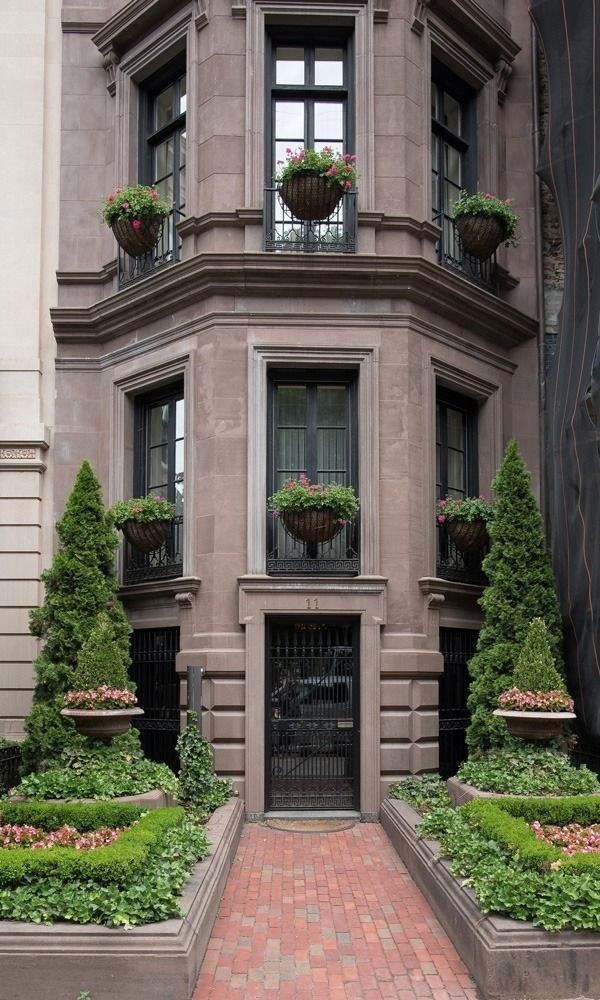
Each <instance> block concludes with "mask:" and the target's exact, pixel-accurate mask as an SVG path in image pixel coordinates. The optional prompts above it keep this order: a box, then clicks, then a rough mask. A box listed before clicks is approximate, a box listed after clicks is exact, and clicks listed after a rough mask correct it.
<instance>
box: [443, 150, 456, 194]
mask: <svg viewBox="0 0 600 1000" xmlns="http://www.w3.org/2000/svg"><path fill="white" fill-rule="evenodd" d="M444 172H445V174H446V177H447V178H448V180H449V181H452V182H453V183H454V184H456V185H458V186H460V153H459V151H458V149H454V147H453V146H448V144H446V145H445V146H444Z"/></svg>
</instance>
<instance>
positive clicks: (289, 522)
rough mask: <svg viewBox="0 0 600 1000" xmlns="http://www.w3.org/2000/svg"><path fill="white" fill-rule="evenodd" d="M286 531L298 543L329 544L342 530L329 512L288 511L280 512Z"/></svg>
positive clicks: (337, 520)
mask: <svg viewBox="0 0 600 1000" xmlns="http://www.w3.org/2000/svg"><path fill="white" fill-rule="evenodd" d="M281 521H282V523H283V525H284V526H285V529H286V531H288V532H289V533H290V535H292V537H293V538H297V539H298V541H300V542H313V543H314V542H316V543H320V542H329V541H331V539H332V538H335V536H336V535H337V534H338V533H339V532H340V531H341V530H342V528H343V525H342V524H340V521H339V518H337V517H335V515H334V514H333V512H332V511H331V510H328V509H327V508H326V507H321V508H319V509H318V510H288V511H282V512H281Z"/></svg>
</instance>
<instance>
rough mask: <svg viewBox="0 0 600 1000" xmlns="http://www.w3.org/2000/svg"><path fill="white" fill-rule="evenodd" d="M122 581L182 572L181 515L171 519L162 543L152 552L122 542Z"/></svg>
mask: <svg viewBox="0 0 600 1000" xmlns="http://www.w3.org/2000/svg"><path fill="white" fill-rule="evenodd" d="M124 553H125V555H124V570H123V583H142V582H144V581H145V580H157V579H161V578H163V577H172V576H181V575H182V574H183V515H182V514H180V515H179V516H178V517H174V518H173V520H172V521H171V527H170V530H169V535H168V537H167V540H166V542H165V543H164V545H161V547H160V549H155V550H154V552H140V551H139V550H138V549H136V548H134V547H133V545H131V544H130V543H129V542H128V541H127V540H126V541H125V544H124Z"/></svg>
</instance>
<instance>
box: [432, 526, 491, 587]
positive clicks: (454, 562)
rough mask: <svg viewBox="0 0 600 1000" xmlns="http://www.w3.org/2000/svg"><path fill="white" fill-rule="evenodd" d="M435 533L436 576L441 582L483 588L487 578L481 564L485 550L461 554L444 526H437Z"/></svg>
mask: <svg viewBox="0 0 600 1000" xmlns="http://www.w3.org/2000/svg"><path fill="white" fill-rule="evenodd" d="M437 531H438V550H437V575H438V576H439V577H440V578H441V579H442V580H456V581H457V582H460V583H475V584H477V585H479V586H485V584H486V583H487V578H486V576H485V573H484V572H483V570H482V568H481V562H482V559H483V557H484V556H485V554H486V552H487V549H483V550H482V551H481V552H461V551H460V549H458V548H457V547H456V545H455V544H454V542H453V541H452V539H451V538H450V537H449V535H448V531H447V529H446V525H445V524H438V526H437Z"/></svg>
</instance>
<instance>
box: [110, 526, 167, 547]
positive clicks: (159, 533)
mask: <svg viewBox="0 0 600 1000" xmlns="http://www.w3.org/2000/svg"><path fill="white" fill-rule="evenodd" d="M170 527H171V521H133V520H131V521H125V523H124V524H123V527H122V529H121V530H122V532H123V534H124V535H125V538H126V539H127V541H128V542H129V543H130V544H131V545H133V547H134V548H135V549H137V550H138V552H154V550H155V549H160V547H161V545H163V544H164V542H165V541H166V540H167V537H168V534H169V530H170Z"/></svg>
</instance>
